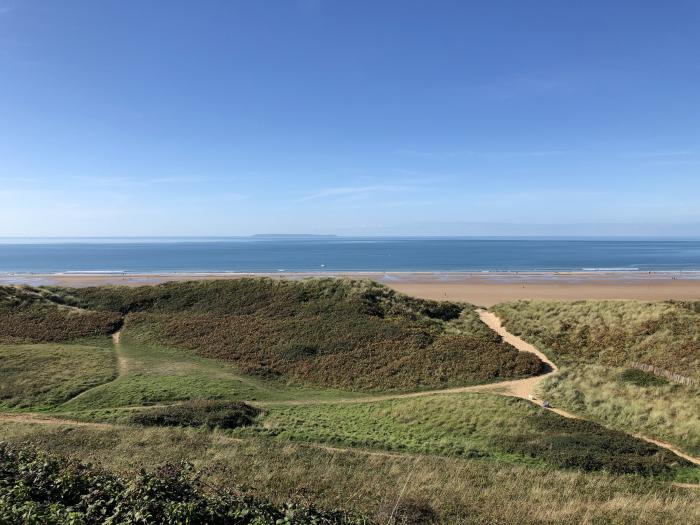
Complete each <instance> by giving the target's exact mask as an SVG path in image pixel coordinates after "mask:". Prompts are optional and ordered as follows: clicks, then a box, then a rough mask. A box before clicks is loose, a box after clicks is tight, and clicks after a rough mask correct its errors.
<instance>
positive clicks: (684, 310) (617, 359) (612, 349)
mask: <svg viewBox="0 0 700 525" xmlns="http://www.w3.org/2000/svg"><path fill="white" fill-rule="evenodd" d="M698 305H700V303H690V302H686V303H677V302H659V303H646V302H639V301H576V302H559V301H516V302H512V303H504V304H500V305H497V306H495V307H494V310H495V311H496V313H497V314H498V315H499V316H501V318H502V319H503V320H504V322H505V325H506V327H507V328H508V329H509V330H510V331H512V332H514V333H516V334H519V335H522V336H523V337H524V338H525V339H527V340H529V341H531V342H532V343H533V344H535V345H536V346H538V347H539V348H540V349H541V350H543V351H544V352H545V353H547V354H548V355H549V356H550V357H551V358H552V359H553V360H554V361H555V362H556V363H557V364H559V365H560V366H561V367H562V369H561V373H560V374H559V375H558V376H555V377H553V378H551V379H549V380H547V382H545V383H544V385H542V388H541V393H540V395H541V396H543V397H545V398H547V399H550V400H551V401H553V402H554V403H555V404H557V405H559V406H561V407H564V408H567V409H569V410H571V411H573V412H575V413H577V414H580V415H582V416H584V417H587V418H590V419H593V420H595V421H598V422H601V423H603V424H606V425H609V426H611V427H613V428H618V429H622V430H625V431H628V432H632V433H642V434H645V435H648V436H650V437H656V438H658V439H662V440H666V441H669V442H671V443H673V444H675V445H677V446H679V447H680V448H682V449H685V450H687V451H688V452H690V453H694V454H698V453H700V389H699V388H698V387H694V386H688V385H687V384H681V383H678V382H674V381H673V379H668V378H673V377H676V376H675V375H674V374H679V375H681V376H683V377H685V378H688V379H689V381H688V382H695V381H697V380H698V379H700V307H699V306H698ZM640 365H649V367H650V369H653V370H663V371H668V373H664V374H659V375H657V376H654V379H653V380H652V379H650V378H647V379H645V380H644V381H641V379H639V374H640V372H639V371H637V370H635V369H636V368H638V367H640ZM633 367H634V368H633ZM645 373H646V374H647V375H648V373H647V372H645ZM631 377H637V380H636V381H631V380H630V378H631ZM626 378H627V379H626ZM640 382H641V384H640ZM684 383H686V382H684Z"/></svg>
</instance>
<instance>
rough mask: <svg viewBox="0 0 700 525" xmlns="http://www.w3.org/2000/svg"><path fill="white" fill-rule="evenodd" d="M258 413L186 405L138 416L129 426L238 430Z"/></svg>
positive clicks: (238, 407) (229, 405)
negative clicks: (134, 424) (203, 427)
mask: <svg viewBox="0 0 700 525" xmlns="http://www.w3.org/2000/svg"><path fill="white" fill-rule="evenodd" d="M259 414H260V409H258V408H256V407H253V406H251V405H248V404H246V403H242V402H231V401H205V400H196V401H185V402H183V403H178V404H177V405H170V406H165V407H157V408H152V409H148V410H143V411H141V412H137V413H136V414H133V415H132V416H131V422H132V423H136V424H138V425H144V426H158V427H201V426H207V427H208V428H210V429H212V428H224V429H230V428H239V427H245V426H248V425H252V424H253V423H254V422H255V418H256V417H257V416H258V415H259Z"/></svg>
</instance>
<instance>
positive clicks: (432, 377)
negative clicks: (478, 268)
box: [54, 279, 542, 391]
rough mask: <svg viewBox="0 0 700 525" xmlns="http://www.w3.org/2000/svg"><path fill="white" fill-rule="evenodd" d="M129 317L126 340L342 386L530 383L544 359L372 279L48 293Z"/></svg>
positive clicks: (260, 372)
mask: <svg viewBox="0 0 700 525" xmlns="http://www.w3.org/2000/svg"><path fill="white" fill-rule="evenodd" d="M54 293H57V294H61V293H62V294H63V296H62V297H63V300H64V301H65V302H66V303H67V304H72V305H74V306H78V307H80V308H90V309H96V310H99V311H104V310H105V309H107V310H112V311H115V312H120V313H121V314H123V315H126V323H125V330H124V333H125V335H128V336H130V337H131V338H132V340H134V341H135V342H138V343H139V344H141V345H156V344H162V345H170V346H175V347H178V348H183V349H187V350H192V351H194V352H197V353H199V354H200V355H203V356H205V357H209V358H215V359H219V360H224V361H228V362H230V363H232V364H233V365H234V366H236V367H237V368H238V369H239V370H241V371H242V372H243V373H246V374H250V375H255V376H258V377H261V378H264V379H280V380H283V381H286V382H288V383H295V384H299V385H318V386H323V387H331V388H337V389H345V390H372V391H380V390H409V389H413V390H415V389H421V388H439V387H448V386H457V385H466V384H477V383H486V382H492V381H496V380H499V379H511V378H518V377H527V376H532V375H535V374H538V373H540V371H541V367H542V363H541V362H540V361H539V359H537V357H535V356H534V355H531V354H522V353H519V352H518V351H517V350H516V349H515V348H513V347H512V346H510V345H508V344H506V343H504V342H503V341H501V339H500V338H499V337H498V336H497V335H496V334H494V333H493V332H492V331H491V330H489V328H488V327H487V326H485V325H484V324H483V323H482V322H481V321H480V319H479V318H478V315H477V313H476V311H475V310H474V307H472V306H471V305H464V304H454V303H442V302H436V301H424V300H420V299H413V298H410V297H407V296H403V295H401V294H398V293H396V292H394V291H393V290H390V289H389V288H387V287H385V286H382V285H380V284H377V283H373V282H371V281H351V280H339V279H313V280H307V281H278V280H272V279H236V280H229V281H203V282H185V283H167V284H163V285H159V286H146V287H136V288H128V287H102V288H87V289H74V290H67V291H66V290H63V291H62V290H61V289H55V290H54Z"/></svg>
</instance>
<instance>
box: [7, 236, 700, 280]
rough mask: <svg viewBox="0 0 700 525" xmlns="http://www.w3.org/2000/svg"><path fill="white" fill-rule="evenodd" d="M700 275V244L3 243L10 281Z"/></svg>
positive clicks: (404, 240) (273, 239)
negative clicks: (17, 277)
mask: <svg viewBox="0 0 700 525" xmlns="http://www.w3.org/2000/svg"><path fill="white" fill-rule="evenodd" d="M615 271H620V272H650V271H687V272H697V271H700V239H670V240H669V239H645V240H640V239H593V238H590V239H562V238H514V239H504V238H446V237H439V238H438V237H325V236H324V237H316V236H252V237H234V238H148V239H146V238H97V239H86V238H80V239H17V238H4V239H3V238H0V274H66V273H105V274H112V273H114V274H120V273H124V274H162V273H229V272H230V273H237V272H240V273H273V272H279V273H284V272H290V273H291V272H313V273H324V272H328V273H338V272H615Z"/></svg>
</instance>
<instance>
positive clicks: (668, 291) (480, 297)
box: [0, 271, 700, 307]
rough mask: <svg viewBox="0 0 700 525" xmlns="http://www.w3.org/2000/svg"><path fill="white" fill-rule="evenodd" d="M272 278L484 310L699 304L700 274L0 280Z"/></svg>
mask: <svg viewBox="0 0 700 525" xmlns="http://www.w3.org/2000/svg"><path fill="white" fill-rule="evenodd" d="M245 277H270V278H273V279H289V280H300V279H307V278H319V277H330V278H355V279H372V280H375V281H377V282H380V283H382V284H385V285H387V286H389V287H391V288H393V289H395V290H397V291H399V292H402V293H405V294H408V295H412V296H415V297H422V298H425V299H434V300H449V301H459V302H469V303H472V304H477V305H481V306H487V307H488V306H492V305H494V304H496V303H500V302H506V301H513V300H517V299H545V300H569V301H575V300H585V299H598V300H613V299H634V300H642V301H663V300H671V299H675V300H700V272H698V271H657V272H646V271H588V272H581V271H577V272H372V271H363V272H331V271H323V272H318V271H316V272H275V273H269V272H268V273H253V272H245V273H243V272H241V273H211V272H204V273H197V272H187V273H166V272H161V273H138V274H137V273H133V274H132V273H94V272H88V273H77V272H76V273H65V272H64V273H60V274H30V273H14V274H9V273H5V274H0V285H3V284H4V285H13V284H19V285H21V284H25V285H32V286H65V287H87V286H103V285H125V286H143V285H155V284H160V283H165V282H173V281H187V280H219V279H224V280H225V279H241V278H245Z"/></svg>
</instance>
